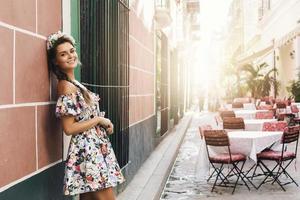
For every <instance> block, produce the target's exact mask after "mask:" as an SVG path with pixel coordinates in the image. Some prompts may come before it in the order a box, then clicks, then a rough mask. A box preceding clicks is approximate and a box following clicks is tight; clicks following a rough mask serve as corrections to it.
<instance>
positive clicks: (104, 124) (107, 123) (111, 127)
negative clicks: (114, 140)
mask: <svg viewBox="0 0 300 200" xmlns="http://www.w3.org/2000/svg"><path fill="white" fill-rule="evenodd" d="M98 118H100V119H99V120H100V122H99V124H100V126H102V127H104V128H105V130H106V132H107V134H109V135H110V134H112V133H113V131H114V125H113V124H112V123H111V121H110V120H109V119H107V118H104V117H98Z"/></svg>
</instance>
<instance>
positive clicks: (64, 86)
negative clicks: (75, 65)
mask: <svg viewBox="0 0 300 200" xmlns="http://www.w3.org/2000/svg"><path fill="white" fill-rule="evenodd" d="M76 91H77V87H76V86H75V85H74V84H72V83H70V82H69V81H66V80H60V81H58V84H57V93H58V95H64V94H70V93H74V92H76Z"/></svg>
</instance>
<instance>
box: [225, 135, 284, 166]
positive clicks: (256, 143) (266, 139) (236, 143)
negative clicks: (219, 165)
mask: <svg viewBox="0 0 300 200" xmlns="http://www.w3.org/2000/svg"><path fill="white" fill-rule="evenodd" d="M282 134H283V132H282V131H231V132H228V137H229V141H230V150H231V152H232V153H242V154H245V155H246V156H248V157H249V158H250V159H251V160H253V161H255V162H256V161H257V159H256V154H257V153H259V152H261V151H262V150H264V149H265V148H267V147H269V146H271V145H272V144H274V143H276V142H279V141H280V140H281V137H282Z"/></svg>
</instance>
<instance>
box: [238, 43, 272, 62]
mask: <svg viewBox="0 0 300 200" xmlns="http://www.w3.org/2000/svg"><path fill="white" fill-rule="evenodd" d="M273 49H274V46H273V44H272V45H270V46H268V47H266V48H264V49H261V50H258V51H255V52H253V53H252V54H250V55H247V56H244V57H242V58H240V59H239V60H238V61H237V62H236V64H237V65H244V64H247V63H250V62H252V61H253V60H255V59H257V58H260V57H263V56H266V55H268V54H269V53H271V52H272V50H273Z"/></svg>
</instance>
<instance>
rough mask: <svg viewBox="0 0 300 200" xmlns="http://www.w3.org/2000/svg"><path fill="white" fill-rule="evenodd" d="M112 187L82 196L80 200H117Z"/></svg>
mask: <svg viewBox="0 0 300 200" xmlns="http://www.w3.org/2000/svg"><path fill="white" fill-rule="evenodd" d="M115 199H116V198H115V194H114V192H113V189H112V187H110V188H105V189H102V190H99V191H96V192H88V193H83V194H80V200H115Z"/></svg>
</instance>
